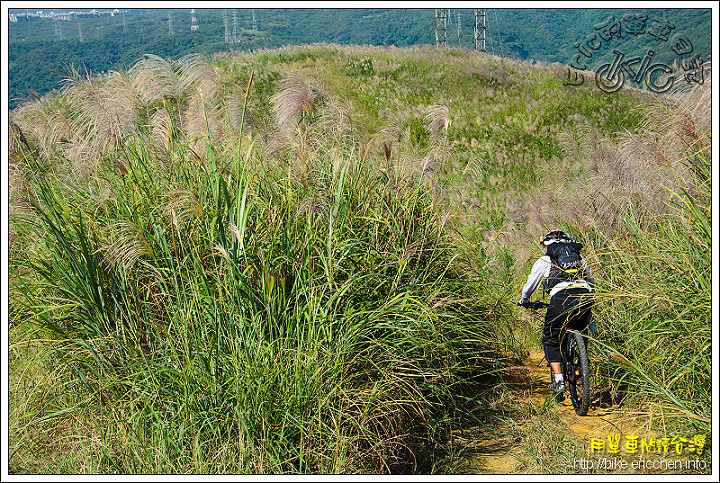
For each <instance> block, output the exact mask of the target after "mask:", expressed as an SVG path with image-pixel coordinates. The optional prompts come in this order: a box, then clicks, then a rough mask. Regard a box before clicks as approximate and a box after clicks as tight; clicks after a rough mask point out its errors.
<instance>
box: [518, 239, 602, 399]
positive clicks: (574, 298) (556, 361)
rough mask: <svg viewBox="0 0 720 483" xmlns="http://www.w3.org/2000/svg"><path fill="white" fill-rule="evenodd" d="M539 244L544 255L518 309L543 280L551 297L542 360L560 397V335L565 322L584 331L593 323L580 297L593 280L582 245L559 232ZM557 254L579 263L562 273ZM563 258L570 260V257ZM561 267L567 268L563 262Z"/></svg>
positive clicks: (563, 386)
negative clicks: (551, 375)
mask: <svg viewBox="0 0 720 483" xmlns="http://www.w3.org/2000/svg"><path fill="white" fill-rule="evenodd" d="M540 242H541V243H542V244H543V245H544V246H545V253H546V254H545V255H544V256H542V257H540V258H539V259H538V260H537V261H536V262H535V264H534V265H533V267H532V270H531V271H530V275H529V276H528V280H527V283H525V286H524V287H523V291H522V296H521V298H520V305H525V304H526V303H527V302H528V301H529V300H530V296H531V295H532V293H533V292H534V291H535V289H536V288H537V286H538V285H539V284H540V282H541V281H543V280H545V287H544V289H545V291H546V292H547V293H549V294H550V305H549V307H548V309H547V312H546V313H545V325H544V327H543V338H542V344H543V349H544V351H545V358H546V359H547V362H548V364H549V365H550V367H551V368H552V372H553V374H554V375H555V380H553V381H552V382H551V383H550V387H549V389H550V390H551V391H552V392H556V393H559V392H562V391H564V390H565V383H564V381H563V375H562V370H561V369H560V332H561V330H562V328H563V326H564V325H565V322H566V321H568V323H569V322H570V319H572V322H573V326H575V327H578V326H579V327H581V328H585V327H587V326H588V325H589V324H590V322H591V320H592V319H591V317H592V314H591V311H590V302H589V301H588V300H587V298H585V299H583V297H582V296H583V295H587V294H589V293H591V292H592V290H593V286H594V285H595V279H594V278H593V276H592V274H591V273H590V268H589V267H588V265H587V263H586V262H585V259H584V258H583V257H582V255H580V254H579V250H580V248H582V245H581V244H579V243H577V242H576V241H575V240H574V239H573V238H570V237H569V236H568V235H567V234H565V233H564V232H562V231H560V230H555V231H551V232H549V233H547V234H545V235H544V236H543V237H542V238H541V239H540ZM556 243H563V244H567V245H565V246H555V247H553V246H552V245H554V244H556ZM563 248H564V249H565V250H564V251H563V250H562V249H563ZM558 249H560V250H558ZM558 251H563V252H564V253H565V254H566V255H567V253H568V251H569V252H574V254H575V255H574V256H575V257H576V258H577V260H578V263H577V267H578V268H574V269H567V270H562V269H561V268H560V267H559V259H558V258H557V255H556V254H557V253H558ZM565 258H566V259H569V258H572V256H570V257H568V256H566V257H565ZM563 265H567V263H566V262H565V260H563Z"/></svg>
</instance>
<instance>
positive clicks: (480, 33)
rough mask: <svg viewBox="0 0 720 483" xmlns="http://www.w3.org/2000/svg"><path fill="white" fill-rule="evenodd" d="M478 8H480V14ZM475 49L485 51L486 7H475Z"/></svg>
mask: <svg viewBox="0 0 720 483" xmlns="http://www.w3.org/2000/svg"><path fill="white" fill-rule="evenodd" d="M478 10H480V12H479V15H478ZM475 50H479V51H480V52H485V9H484V8H481V9H477V8H476V9H475Z"/></svg>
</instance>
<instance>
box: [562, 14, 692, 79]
mask: <svg viewBox="0 0 720 483" xmlns="http://www.w3.org/2000/svg"><path fill="white" fill-rule="evenodd" d="M648 20H649V18H648V16H647V15H645V14H640V13H628V14H625V15H623V17H622V19H616V18H615V16H610V17H608V18H607V19H606V20H605V21H603V22H600V23H598V24H595V25H594V26H593V29H594V30H595V31H594V32H593V33H591V34H590V35H588V36H587V37H585V40H583V41H580V42H576V43H575V45H574V47H575V50H576V51H577V53H576V54H574V55H573V56H572V60H571V62H570V67H569V68H568V69H567V72H566V74H565V81H564V82H563V84H564V85H566V86H577V85H581V84H582V83H583V82H584V81H585V75H584V74H583V72H585V71H588V62H590V61H592V59H593V57H594V56H595V55H597V54H599V52H598V51H600V50H601V49H602V48H603V47H605V46H607V45H609V44H610V43H611V42H612V40H613V39H622V38H623V35H624V36H625V38H633V37H639V36H641V35H647V36H650V37H652V39H653V40H652V41H651V42H652V43H653V44H657V45H658V46H657V47H655V48H650V49H648V50H647V51H646V52H645V53H644V54H642V55H633V56H628V54H627V53H626V52H623V51H621V50H619V49H617V48H614V49H613V50H612V53H613V54H614V58H613V59H612V60H611V61H609V62H606V63H603V64H602V65H600V66H598V67H597V68H596V69H595V71H594V73H593V74H594V77H595V84H596V85H597V86H598V88H599V89H600V90H602V91H604V92H608V93H610V92H616V91H618V90H619V89H620V88H621V87H622V86H623V85H624V84H625V82H626V81H631V82H633V83H635V84H637V85H645V87H647V88H648V90H650V91H652V92H657V93H661V92H667V91H669V90H670V89H672V88H673V87H675V86H676V85H677V83H678V82H681V81H682V80H684V81H685V82H687V83H688V84H693V83H695V84H703V83H704V82H705V62H704V61H703V59H702V56H701V54H700V53H693V44H692V42H691V41H690V39H689V38H687V36H685V35H683V34H675V35H673V36H672V37H670V35H671V34H672V31H673V30H675V28H676V26H675V25H674V24H673V23H671V22H669V21H668V20H666V19H662V18H657V17H655V18H653V19H652V24H651V25H650V27H649V28H648V26H647V24H648ZM668 42H669V44H668ZM667 45H669V46H670V49H671V50H672V52H673V53H674V54H675V55H676V56H677V58H676V60H677V61H679V66H680V68H681V69H682V71H680V69H678V68H677V65H678V62H674V63H673V66H675V68H673V67H671V66H669V65H667V64H663V63H660V62H653V57H654V56H655V54H656V53H657V51H658V50H659V49H662V48H664V47H666V46H667ZM598 56H599V55H598ZM591 72H592V71H591Z"/></svg>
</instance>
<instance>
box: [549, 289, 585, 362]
mask: <svg viewBox="0 0 720 483" xmlns="http://www.w3.org/2000/svg"><path fill="white" fill-rule="evenodd" d="M589 293H590V290H588V289H586V288H567V289H564V290H560V291H559V292H558V293H556V294H555V295H553V296H552V297H551V298H550V306H549V307H548V309H547V312H545V326H544V327H543V339H542V343H543V348H544V349H545V358H546V359H547V361H548V362H560V332H561V331H562V329H563V327H565V326H567V327H568V328H570V329H573V330H579V331H582V330H585V328H587V326H588V324H589V323H590V321H591V318H590V314H591V308H592V301H591V299H590V298H589V297H587V295H588V294H589Z"/></svg>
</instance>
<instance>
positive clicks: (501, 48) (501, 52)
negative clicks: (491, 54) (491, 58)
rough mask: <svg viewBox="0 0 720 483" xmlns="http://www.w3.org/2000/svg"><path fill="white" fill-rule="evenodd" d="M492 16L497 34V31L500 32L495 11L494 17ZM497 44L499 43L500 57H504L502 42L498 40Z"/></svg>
mask: <svg viewBox="0 0 720 483" xmlns="http://www.w3.org/2000/svg"><path fill="white" fill-rule="evenodd" d="M493 18H494V19H495V30H496V31H497V33H498V34H499V33H500V27H499V26H498V21H497V13H496V14H494V17H493ZM498 45H500V57H505V54H504V53H503V46H502V42H498Z"/></svg>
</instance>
